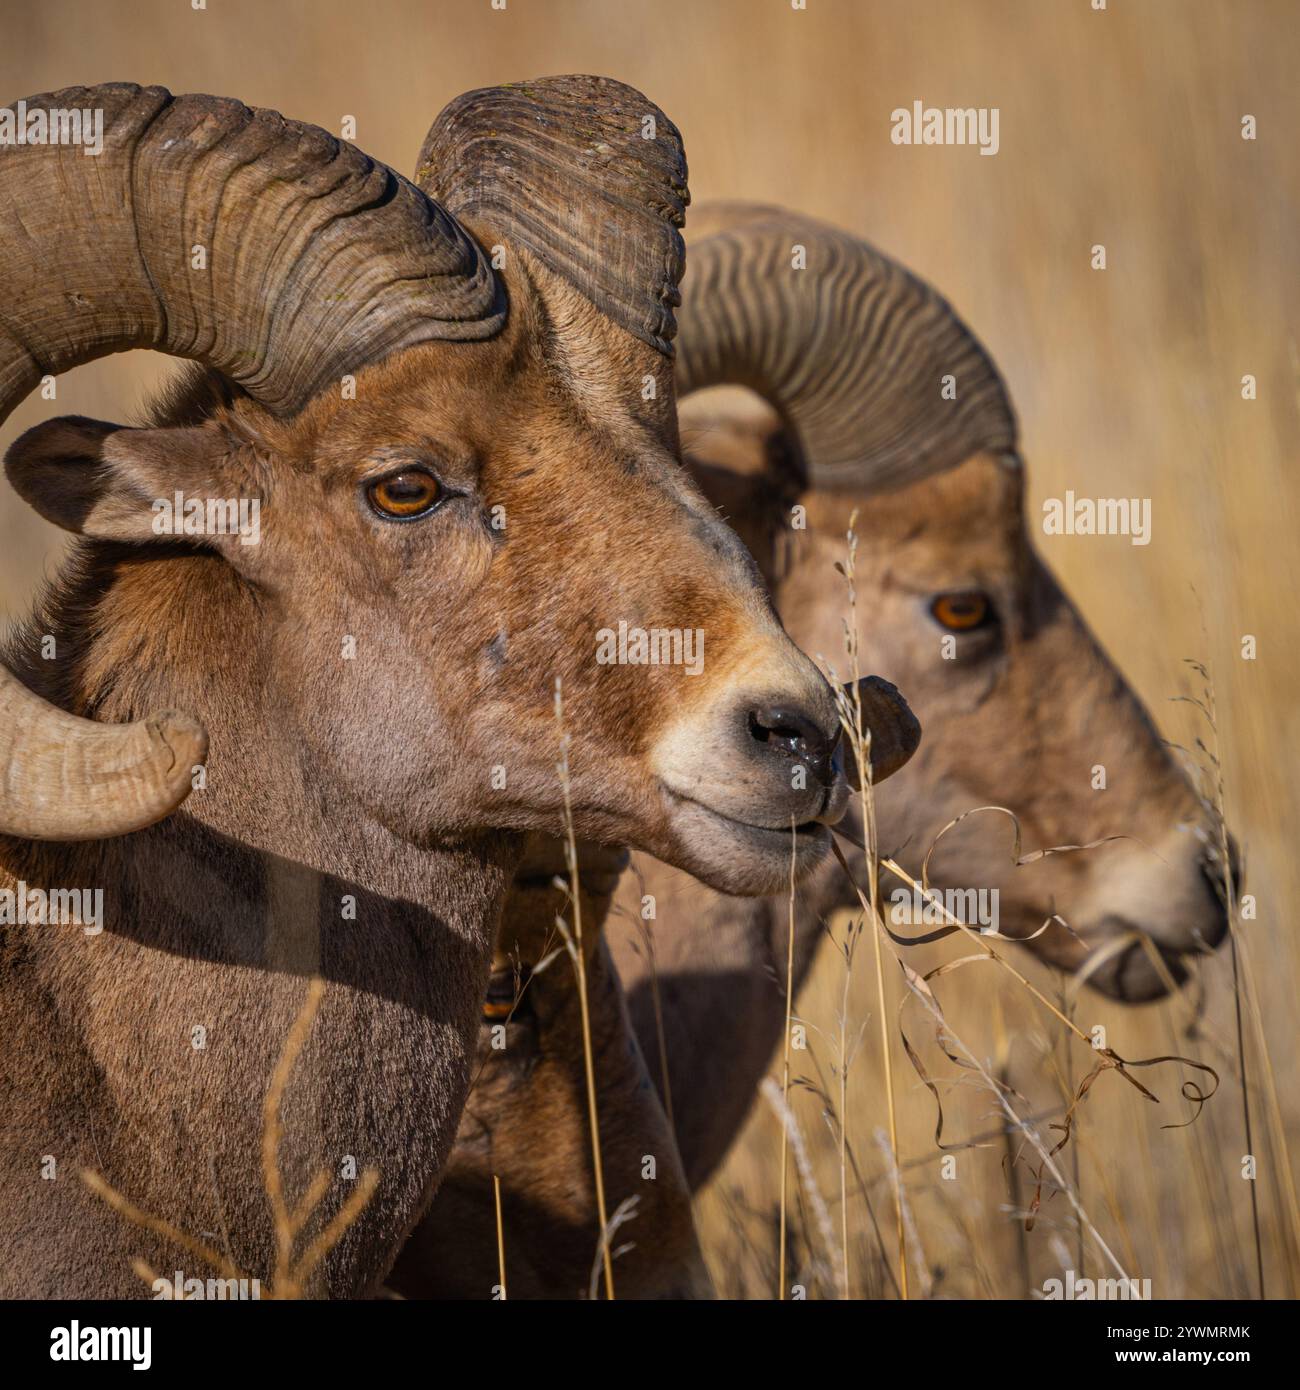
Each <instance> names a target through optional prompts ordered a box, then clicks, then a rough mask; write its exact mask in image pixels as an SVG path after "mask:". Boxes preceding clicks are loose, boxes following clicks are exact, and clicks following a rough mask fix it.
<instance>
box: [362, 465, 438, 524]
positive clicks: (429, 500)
mask: <svg viewBox="0 0 1300 1390" xmlns="http://www.w3.org/2000/svg"><path fill="white" fill-rule="evenodd" d="M366 496H367V497H368V498H369V499H370V505H371V506H372V507H373V508H374V509H375V511H377V512H378V513H379V515H380V516H387V517H393V518H395V519H396V520H398V521H412V520H414V518H415V517H417V516H423V515H424V514H425V512H427V511H430V510H431V509H432V508H433V507H434V506H435V505H436V504H437V502H438V499H439V498H440V497H441V496H442V488H441V486H440V485H439V483H438V480H437V478H435V477H434V476H433V474H432V473H426V472H425V471H424V469H422V468H408V469H405V470H404V471H403V472H401V473H393V474H390V475H389V476H388V477H387V478H380V479H379V481H378V482H376V483H371V484H370V486H369V487H368V488H366Z"/></svg>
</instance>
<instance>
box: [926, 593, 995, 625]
mask: <svg viewBox="0 0 1300 1390" xmlns="http://www.w3.org/2000/svg"><path fill="white" fill-rule="evenodd" d="M930 612H931V613H933V614H934V617H935V621H936V622H939V623H941V624H942V625H943V626H944V627H946V628H948V629H949V631H951V632H973V631H974V630H975V628H977V627H983V626H985V624H986V623H988V622H990V621H991V620H992V618H993V605H992V604H991V603H990V602H989V599H988V595H987V594H982V593H980V591H979V590H978V589H966V590H963V591H961V592H960V593H954V594H940V595H939V596H938V598H936V599H935V600H934V602H933V603H931V604H930Z"/></svg>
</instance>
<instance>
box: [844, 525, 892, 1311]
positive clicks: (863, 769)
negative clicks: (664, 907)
mask: <svg viewBox="0 0 1300 1390" xmlns="http://www.w3.org/2000/svg"><path fill="white" fill-rule="evenodd" d="M857 519H858V514H857V511H856V510H854V511H853V512H852V513H851V514H850V516H849V529H848V533H847V535H846V537H845V539H846V542H847V545H846V552H845V559H844V563H843V564H842V565H839V564H837V565H836V568H837V569H838V570H839V572H840V574H841V575H842V576H843V578H844V583H845V588H846V590H847V594H848V603H849V613H848V617H847V618H846V619H845V622H844V649H845V651H846V653H847V654H848V658H849V669H850V684H849V687H848V693H847V694H846V693H845V691H844V689H843V688H841V687H840V686H839V683H838V681H837V682H835V686H836V704H837V707H838V710H839V716H840V726H841V728H842V730H843V733H844V737H845V738H846V739H847V740H848V743H849V746H850V749H851V750H852V753H853V757H854V759H855V760H856V763H857V768H858V780H859V782H860V784H861V797H862V832H863V833H862V850H863V853H864V854H865V855H866V861H867V884H868V894H867V896H866V897H865V898H864V897H863V896H862V894H861V892H860V891H859V899H860V900H861V901H862V906H863V910H864V911H865V912H866V913H867V914H868V915H869V916H870V918H871V923H872V933H871V939H872V947H873V951H874V958H875V967H876V1007H877V1012H878V1014H879V1017H880V1049H881V1053H880V1055H881V1058H882V1065H883V1067H884V1071H885V1104H886V1108H887V1109H888V1112H889V1146H890V1150H891V1152H892V1153H893V1155H894V1164H893V1173H894V1220H895V1225H896V1227H897V1233H898V1289H899V1297H900V1298H903V1299H906V1298H907V1296H908V1284H907V1232H906V1223H905V1219H904V1200H903V1178H902V1169H901V1168H900V1166H899V1164H898V1161H897V1156H898V1104H897V1100H896V1098H895V1096H894V1067H893V1061H892V1058H891V1054H890V1046H889V1026H888V1023H887V1021H886V1011H885V972H884V960H883V956H882V954H881V940H880V929H881V925H882V921H881V916H880V871H879V861H878V859H877V851H876V804H875V796H874V793H873V788H872V782H871V734H870V731H869V730H867V729H865V728H864V726H863V721H862V691H861V687H860V685H859V682H860V680H861V677H862V669H861V661H860V655H861V649H860V644H859V641H858V593H857V585H856V582H855V577H856V574H857V554H858V537H857V533H856V532H855V530H854V526H855V525H856V524H857ZM847 990H848V981H847V979H846V981H845V994H846V997H847ZM846 1023H847V1019H843V1018H842V1019H841V1033H842V1034H843V1028H844V1025H845V1024H846ZM842 1041H843V1038H842ZM847 1071H848V1067H847V1057H846V1056H842V1057H841V1105H842V1106H844V1105H847V1098H848V1078H847ZM846 1120H847V1117H846V1116H844V1115H843V1114H841V1121H840V1197H841V1201H840V1210H841V1221H842V1222H843V1223H845V1224H844V1231H845V1240H844V1249H845V1258H846V1259H847V1258H848V1253H847V1252H848V1239H847V1177H846V1164H845V1148H844V1144H845V1139H844V1136H845V1134H846V1133H847V1129H848V1126H847V1123H846ZM844 1282H845V1287H846V1289H847V1287H848V1271H847V1269H846V1270H845V1276H844Z"/></svg>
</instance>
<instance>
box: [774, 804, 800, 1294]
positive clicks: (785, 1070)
mask: <svg viewBox="0 0 1300 1390" xmlns="http://www.w3.org/2000/svg"><path fill="white" fill-rule="evenodd" d="M795 843H796V842H795V835H794V826H793V825H791V827H790V913H789V925H788V929H787V933H786V957H785V1041H784V1042H783V1044H782V1047H781V1104H782V1106H783V1107H785V1108H786V1109H787V1110H788V1108H789V1104H790V1029H791V1026H792V1025H793V1022H794V868H795ZM789 1172H790V1127H789V1126H788V1125H786V1124H783V1125H782V1126H781V1230H780V1236H779V1237H778V1246H777V1273H776V1296H777V1300H778V1301H779V1302H780V1301H784V1299H785V1247H786V1211H787V1205H786V1203H787V1197H788V1183H789Z"/></svg>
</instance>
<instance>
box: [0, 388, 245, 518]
mask: <svg viewBox="0 0 1300 1390" xmlns="http://www.w3.org/2000/svg"><path fill="white" fill-rule="evenodd" d="M227 448H228V441H227V439H226V437H225V435H224V433H223V432H222V431H221V430H219V429H217V428H215V427H212V426H198V427H195V428H187V429H156V430H135V429H127V428H125V427H124V426H122V425H111V424H108V423H107V422H105V421H103V420H87V419H85V418H84V417H82V416H80V415H64V416H60V417H59V418H58V419H56V420H47V421H46V422H45V423H44V424H40V425H37V426H36V427H35V428H34V429H30V430H28V431H27V433H26V434H24V435H22V436H21V437H20V438H18V439H17V440H16V441H15V442H14V444H13V445H12V446H11V447H10V449H9V452H8V453H7V454H6V455H5V472H6V474H7V475H8V477H9V481H10V482H11V483H12V484H13V486H14V490H15V491H16V492H17V493H18V495H19V496H20V497H21V498H22V499H23V500H24V501H25V502H27V503H28V504H29V505H30V506H31V507H33V508H34V509H35V510H36V511H37V512H39V513H40V515H41V516H43V517H44V518H45V519H46V521H52V522H53V523H54V524H55V525H56V526H61V527H63V529H64V530H65V531H72V532H74V533H75V534H77V535H81V536H94V537H96V538H98V539H100V540H115V541H155V540H160V539H164V540H165V539H169V538H171V537H173V536H175V535H178V534H179V535H186V534H188V535H189V536H190V538H191V539H195V540H198V541H200V542H202V541H204V540H206V539H211V540H213V541H214V542H216V541H219V540H220V537H219V536H212V537H209V536H208V535H207V534H206V533H205V532H204V531H202V530H198V529H195V530H194V531H191V532H188V533H187V532H186V531H185V529H184V527H183V521H184V518H183V516H182V517H181V518H180V519H179V520H180V521H181V523H182V524H181V525H177V524H175V523H176V521H177V518H175V516H174V513H175V509H176V494H177V493H178V492H179V493H181V494H182V496H183V497H184V498H189V499H197V500H199V501H201V502H203V503H204V504H205V505H204V514H205V518H206V514H207V507H206V501H207V499H209V498H221V497H224V495H225V493H226V491H227V489H226V488H224V487H222V486H221V485H220V479H221V477H222V473H223V462H224V460H225V456H226V452H227Z"/></svg>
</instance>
